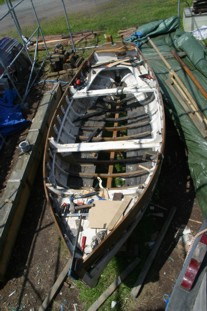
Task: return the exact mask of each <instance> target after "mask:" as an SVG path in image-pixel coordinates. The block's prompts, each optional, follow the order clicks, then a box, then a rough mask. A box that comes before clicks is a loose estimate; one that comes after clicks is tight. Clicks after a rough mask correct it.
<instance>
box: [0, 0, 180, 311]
mask: <svg viewBox="0 0 207 311" xmlns="http://www.w3.org/2000/svg"><path fill="white" fill-rule="evenodd" d="M3 2H4V1H3V0H0V4H1V3H3ZM184 6H186V2H185V1H181V16H182V9H183V8H184ZM177 10H178V8H177V0H144V1H143V0H128V1H125V0H112V1H110V4H108V5H106V4H105V5H103V6H102V8H101V9H100V10H99V12H98V13H97V12H95V11H88V10H86V11H85V12H84V14H73V15H70V14H69V22H70V26H71V30H72V32H78V31H83V30H102V31H103V32H104V33H109V34H111V35H113V38H114V40H116V39H117V38H118V35H117V32H118V30H120V29H126V28H130V27H138V26H139V25H142V24H144V23H148V22H150V21H153V20H159V19H166V18H168V17H170V16H173V15H177ZM41 26H42V29H43V33H44V34H45V35H47V34H64V33H67V27H66V23H65V18H64V17H58V18H55V19H51V20H50V21H42V22H41ZM33 29H34V26H30V27H28V26H27V27H26V28H23V33H24V34H25V35H26V36H30V34H31V33H32V32H33ZM7 35H8V34H7ZM151 227H152V224H149V223H148V222H147V221H145V227H144V229H143V228H141V227H140V228H138V229H137V231H136V232H135V233H134V238H135V239H136V240H137V239H138V238H137V237H139V238H141V239H140V241H139V246H140V248H141V249H145V247H144V244H143V243H144V242H143V241H144V238H143V232H144V235H146V240H149V236H148V235H149V230H148V229H149V228H151ZM141 229H142V234H138V232H139V230H141ZM152 229H153V228H151V230H152ZM146 240H145V241H146ZM142 252H143V250H142ZM142 255H143V254H142ZM145 255H146V254H145V253H144V255H143V256H142V257H143V258H145V257H146V256H145ZM127 261H128V259H127V258H126V257H125V258H124V257H122V258H121V257H115V258H114V259H113V260H111V262H110V263H109V264H108V266H107V267H106V269H105V270H104V273H103V274H102V276H101V278H100V281H99V283H98V285H97V286H96V287H95V288H94V289H89V288H88V287H87V286H85V285H84V284H83V283H82V282H79V281H78V282H77V283H76V284H77V286H78V288H79V293H80V299H81V301H82V302H84V304H85V307H86V309H87V308H88V307H89V306H90V305H91V304H92V303H93V302H94V301H95V300H96V299H97V298H98V297H99V295H100V294H101V293H102V292H103V291H104V290H105V289H106V288H107V287H108V286H109V285H110V284H111V282H112V281H113V280H114V278H115V277H116V276H117V275H119V274H120V272H121V271H122V270H124V268H126V266H127V264H128V262H127ZM141 268H142V262H141V264H140V265H139V266H138V268H137V269H136V271H135V273H132V274H133V275H135V278H136V275H138V272H139V271H140V270H141ZM134 281H135V280H134V277H133V276H131V277H130V278H129V279H128V280H127V282H124V283H123V284H122V285H121V286H120V287H119V289H118V290H117V291H116V292H115V293H114V294H113V295H112V296H111V297H110V299H108V300H107V301H106V303H105V304H104V305H103V306H102V307H101V308H100V310H102V311H103V310H110V309H111V307H110V304H111V301H112V300H115V301H118V302H119V304H118V307H117V308H114V310H125V311H127V310H133V309H134V310H136V302H134V301H133V300H132V299H131V298H130V290H131V286H132V285H133V282H134Z"/></svg>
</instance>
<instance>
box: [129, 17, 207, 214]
mask: <svg viewBox="0 0 207 311" xmlns="http://www.w3.org/2000/svg"><path fill="white" fill-rule="evenodd" d="M178 25H179V23H178V17H171V18H169V19H167V20H165V21H163V20H161V21H156V22H152V23H148V24H146V25H142V26H141V27H139V28H138V29H137V31H136V32H135V33H134V34H132V36H131V37H130V38H127V40H126V41H128V42H129V41H131V42H134V43H135V44H137V45H138V46H140V47H141V50H142V52H143V54H144V55H145V57H146V58H147V59H148V61H149V63H150V65H151V67H152V68H153V70H154V72H155V74H156V76H157V78H158V81H159V83H160V86H161V88H162V91H163V94H164V97H165V99H166V101H165V102H166V107H167V109H168V111H169V112H170V113H171V116H173V119H174V121H175V123H176V126H177V128H178V129H179V132H180V135H181V136H182V138H183V139H184V141H185V144H186V147H187V150H188V163H189V169H190V173H191V177H192V179H193V182H194V187H195V191H196V197H197V199H198V202H199V205H200V207H201V210H202V213H203V216H204V217H205V218H206V217H207V138H204V137H203V136H202V135H201V134H200V132H199V130H198V129H197V127H196V126H195V125H194V124H193V122H192V121H191V119H190V118H189V116H188V114H187V113H186V112H185V111H184V109H183V108H182V106H181V104H180V102H179V101H178V100H177V99H176V97H175V96H174V95H173V93H172V92H171V90H170V88H169V86H168V85H167V84H166V80H168V78H169V69H168V68H167V67H166V66H165V64H164V62H163V61H162V60H161V58H160V57H159V55H158V54H157V52H156V51H155V50H154V49H153V48H152V47H151V45H150V44H149V43H148V42H147V38H148V37H150V38H151V39H152V40H153V42H154V43H155V44H156V46H157V47H158V49H159V50H160V51H161V53H162V55H163V56H164V57H165V59H166V60H167V62H168V63H169V64H170V66H171V67H172V68H173V70H174V71H175V72H176V73H177V75H178V76H179V77H180V78H181V80H182V81H183V83H184V84H185V87H187V89H188V90H189V91H190V93H191V94H192V95H193V97H194V99H195V101H196V103H197V105H198V106H199V108H200V110H201V111H202V112H203V113H204V114H205V116H206V117H207V99H206V98H205V97H204V96H203V95H202V94H201V92H200V91H199V90H198V88H197V87H196V86H195V84H194V82H192V80H191V79H190V77H189V76H188V75H187V74H186V73H185V72H184V71H183V69H182V67H181V65H180V64H179V63H178V62H177V60H176V59H175V58H174V57H173V56H172V54H171V50H172V49H174V50H176V51H177V53H180V54H182V60H183V61H184V62H185V64H186V65H187V66H188V68H190V70H191V71H192V73H193V75H194V76H195V77H196V78H197V80H199V82H200V84H201V85H202V86H203V88H204V89H206V90H207V54H206V48H205V47H204V45H203V44H202V43H200V42H199V41H197V40H196V39H195V38H194V37H193V35H192V34H191V33H185V32H183V31H181V30H179V29H178ZM137 34H138V35H137Z"/></svg>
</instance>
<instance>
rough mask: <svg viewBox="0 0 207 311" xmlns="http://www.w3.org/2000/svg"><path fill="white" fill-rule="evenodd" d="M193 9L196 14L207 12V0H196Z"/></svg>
mask: <svg viewBox="0 0 207 311" xmlns="http://www.w3.org/2000/svg"><path fill="white" fill-rule="evenodd" d="M192 11H193V13H195V14H200V13H206V12H207V1H206V0H194V1H193V7H192Z"/></svg>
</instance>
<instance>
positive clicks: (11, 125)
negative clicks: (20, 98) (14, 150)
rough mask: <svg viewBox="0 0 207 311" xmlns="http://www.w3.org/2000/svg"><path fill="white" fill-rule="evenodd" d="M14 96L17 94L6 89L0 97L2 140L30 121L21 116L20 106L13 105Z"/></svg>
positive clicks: (24, 126) (0, 133) (0, 132)
mask: <svg viewBox="0 0 207 311" xmlns="http://www.w3.org/2000/svg"><path fill="white" fill-rule="evenodd" d="M16 97H17V94H16V91H14V90H6V91H5V92H4V94H3V96H2V97H0V136H1V137H2V140H3V138H6V137H7V136H9V135H12V134H14V133H16V132H18V131H20V130H22V129H24V128H26V127H27V126H28V125H29V124H30V123H31V122H30V121H28V120H26V119H25V118H24V117H23V114H22V112H21V109H20V106H19V105H14V100H15V99H16ZM0 145H1V142H0Z"/></svg>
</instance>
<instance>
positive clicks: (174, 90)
mask: <svg viewBox="0 0 207 311" xmlns="http://www.w3.org/2000/svg"><path fill="white" fill-rule="evenodd" d="M174 82H175V81H174ZM174 82H173V81H172V80H170V79H168V80H166V84H167V85H168V87H169V88H170V90H171V92H172V94H173V95H174V96H175V98H177V100H178V101H179V103H180V105H181V106H182V108H183V109H184V111H185V113H186V114H187V115H188V116H189V118H190V119H191V120H192V122H193V123H194V125H195V126H196V128H197V129H198V131H199V132H200V133H201V135H202V136H203V137H204V138H206V137H207V130H206V127H205V125H204V124H203V122H202V121H201V120H200V119H199V118H198V115H197V114H195V113H194V110H192V108H191V106H189V100H188V98H187V97H186V96H185V94H184V93H183V92H182V90H180V87H179V85H178V84H176V83H174ZM176 86H177V88H176Z"/></svg>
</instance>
